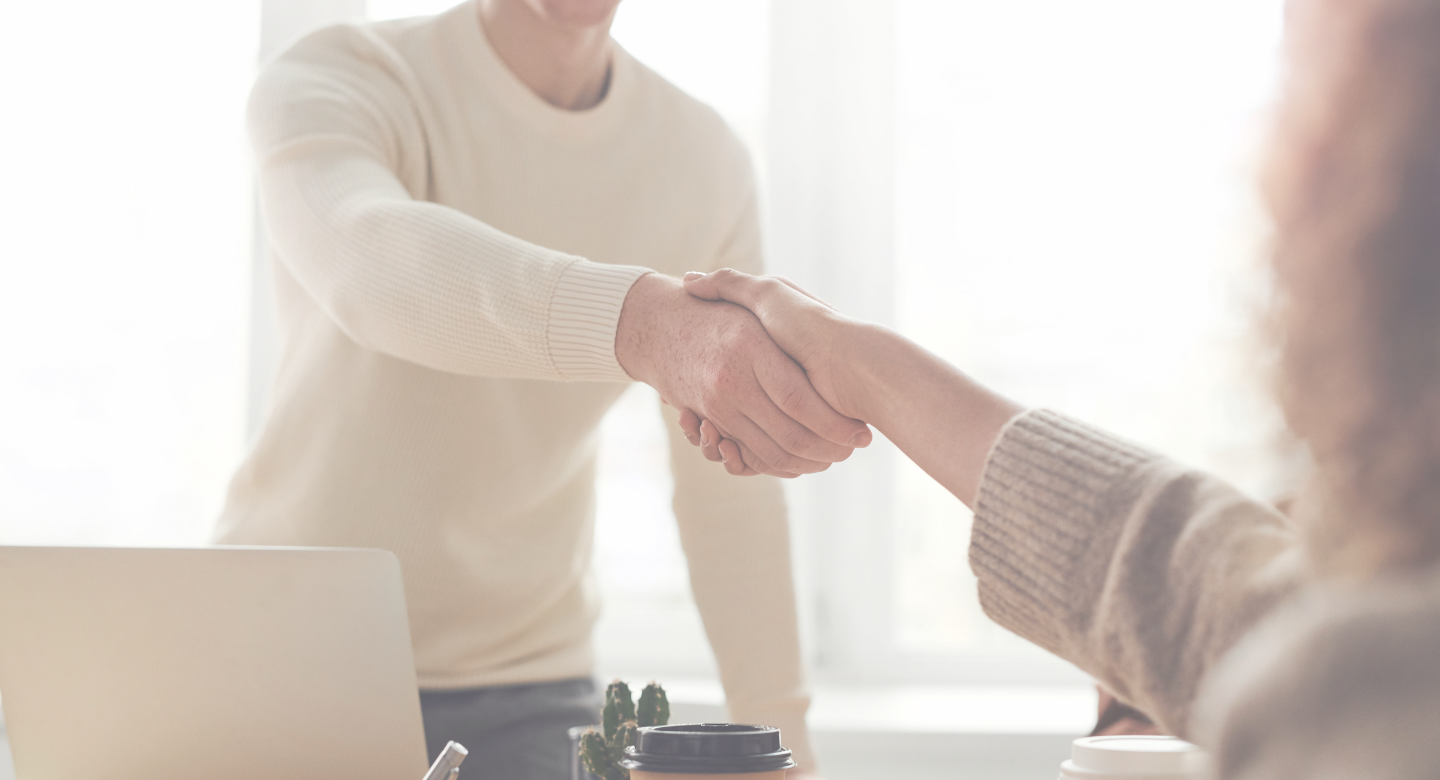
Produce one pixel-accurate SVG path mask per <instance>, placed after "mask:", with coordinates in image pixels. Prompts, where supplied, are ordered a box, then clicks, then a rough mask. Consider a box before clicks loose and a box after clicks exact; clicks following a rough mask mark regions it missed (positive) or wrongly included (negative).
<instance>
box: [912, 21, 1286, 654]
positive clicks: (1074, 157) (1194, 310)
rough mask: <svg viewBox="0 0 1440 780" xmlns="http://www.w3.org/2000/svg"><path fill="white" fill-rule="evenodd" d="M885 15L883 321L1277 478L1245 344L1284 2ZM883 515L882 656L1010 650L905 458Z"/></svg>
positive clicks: (949, 512) (1260, 487)
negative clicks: (887, 606) (888, 280)
mask: <svg viewBox="0 0 1440 780" xmlns="http://www.w3.org/2000/svg"><path fill="white" fill-rule="evenodd" d="M895 8H896V36H895V40H896V46H895V52H896V67H897V73H896V91H895V95H896V102H895V110H896V120H895V121H896V150H897V156H896V191H895V197H896V212H895V213H896V255H895V257H896V261H895V266H896V267H895V272H896V307H895V312H896V316H895V320H896V325H897V326H898V327H899V328H900V330H902V331H903V332H905V333H907V334H909V335H910V336H912V337H914V338H916V339H918V340H919V341H921V342H922V343H924V344H925V345H926V346H928V347H929V348H931V349H932V350H934V351H936V352H938V353H939V354H940V355H942V356H944V357H946V358H947V359H949V360H951V361H952V362H954V363H956V364H957V365H959V366H962V367H963V368H964V369H965V370H966V371H968V372H970V373H972V374H974V375H975V376H977V377H979V378H981V379H982V380H983V381H985V382H987V383H990V384H992V385H993V386H995V387H997V388H999V389H1000V390H1001V391H1002V392H1005V393H1007V394H1010V395H1011V396H1012V397H1014V398H1016V399H1019V400H1021V401H1022V402H1024V403H1027V404H1031V405H1044V406H1048V407H1051V408H1055V409H1058V410H1061V411H1065V412H1068V413H1070V414H1073V415H1075V416H1077V417H1080V418H1081V419H1085V420H1087V421H1090V422H1093V423H1096V424H1098V425H1100V426H1102V427H1105V428H1107V429H1110V430H1113V431H1116V432H1118V433H1121V434H1123V435H1126V436H1128V437H1131V438H1132V439H1135V440H1138V441H1140V442H1142V443H1145V444H1147V445H1150V446H1154V447H1156V448H1158V449H1160V450H1161V451H1164V452H1166V453H1167V454H1171V455H1173V456H1175V457H1178V458H1180V459H1182V460H1185V461H1188V462H1190V463H1192V464H1195V465H1197V466H1200V467H1203V468H1206V469H1208V470H1211V471H1215V472H1218V473H1220V474H1222V475H1225V476H1226V477H1227V478H1229V479H1230V480H1232V481H1233V482H1235V483H1236V484H1238V485H1240V486H1241V487H1242V488H1245V489H1247V490H1250V491H1251V492H1252V493H1255V494H1257V495H1260V496H1262V497H1271V496H1273V495H1275V493H1276V492H1278V491H1280V490H1282V489H1283V488H1284V487H1285V485H1284V484H1283V477H1284V474H1283V472H1280V471H1278V470H1277V469H1276V468H1275V466H1274V464H1273V460H1272V458H1271V456H1270V450H1269V446H1268V445H1269V444H1270V443H1271V442H1270V441H1269V440H1268V439H1267V434H1266V432H1267V431H1273V430H1274V429H1275V425H1276V421H1275V418H1274V415H1273V412H1272V410H1271V409H1270V407H1269V405H1268V403H1267V402H1266V401H1265V396H1264V388H1263V387H1262V386H1261V385H1260V384H1259V383H1258V382H1256V381H1254V380H1253V377H1254V376H1255V374H1256V372H1257V369H1258V368H1259V366H1258V364H1257V362H1256V360H1255V355H1254V354H1253V344H1252V343H1251V340H1250V338H1249V328H1250V325H1251V324H1252V323H1251V319H1252V311H1253V310H1252V309H1251V308H1250V305H1251V304H1253V303H1257V302H1258V295H1257V285H1258V278H1259V275H1258V273H1256V271H1257V266H1258V262H1257V261H1258V260H1259V259H1260V251H1261V250H1262V249H1263V239H1264V233H1263V231H1264V221H1263V216H1262V215H1261V213H1260V210H1259V206H1258V204H1257V203H1256V202H1255V194H1254V192H1253V175H1254V171H1253V168H1254V161H1255V159H1256V156H1257V153H1258V146H1259V143H1260V140H1261V131H1262V129H1263V127H1264V119H1265V116H1266V111H1267V108H1268V102H1269V100H1270V98H1271V96H1272V93H1273V90H1274V86H1275V82H1276V77H1277V66H1278V59H1279V57H1278V54H1279V37H1280V23H1281V2H1280V1H1279V0H1241V1H1227V2H1188V1H1187V2H1179V1H1175V2H1166V3H1153V2H1143V0H1102V1H1100V2H1087V3H1074V2H1068V1H1067V0H1026V1H1025V2H1016V3H991V2H984V1H983V0H964V1H963V2H957V1H956V0H897V2H896V6H895ZM1247 377H1249V379H1247ZM892 511H893V516H894V533H895V536H894V545H895V546H894V558H893V561H894V576H893V580H892V582H893V588H894V592H893V597H892V600H891V605H892V608H893V609H894V616H893V626H894V639H893V641H894V651H895V652H896V653H897V654H900V655H904V656H907V657H915V656H920V657H930V658H943V657H945V656H947V655H949V656H951V657H953V658H962V657H963V658H971V659H977V661H976V662H979V663H983V662H984V660H985V659H987V658H989V659H993V658H994V657H995V656H994V654H996V653H1000V654H1012V653H1023V652H1024V649H1023V648H1021V647H1020V643H1019V640H1017V639H1016V638H1014V637H1013V636H1011V635H1009V634H1007V633H1005V632H1003V631H998V630H997V629H996V627H995V626H993V624H990V623H989V621H987V620H986V619H985V618H984V617H983V615H981V613H980V612H979V608H978V603H977V600H976V595H975V585H974V579H973V577H972V576H971V575H970V571H969V567H968V565H967V564H966V563H965V555H964V550H965V546H966V543H967V539H968V522H969V515H968V513H967V512H966V511H965V510H964V508H963V507H962V506H961V505H959V504H958V503H957V502H956V501H955V500H954V499H953V498H952V497H951V496H950V495H949V494H948V493H946V492H945V491H944V490H943V489H941V488H940V487H939V486H938V485H936V484H935V483H934V482H933V481H932V480H930V479H929V478H928V477H927V476H925V475H924V474H923V473H921V472H920V471H919V469H918V468H916V467H915V466H913V464H910V463H908V462H907V461H905V460H904V459H899V461H898V462H897V474H896V491H895V503H894V507H893V510H892ZM1037 668H1038V666H1037Z"/></svg>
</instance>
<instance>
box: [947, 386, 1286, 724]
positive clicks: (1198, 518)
mask: <svg viewBox="0 0 1440 780" xmlns="http://www.w3.org/2000/svg"><path fill="white" fill-rule="evenodd" d="M1302 560H1303V559H1302V554H1301V550H1300V544H1299V539H1298V534H1297V532H1296V531H1295V529H1294V528H1293V527H1292V526H1291V524H1290V523H1289V522H1288V521H1287V520H1286V519H1285V518H1284V517H1283V516H1281V515H1280V514H1279V513H1277V512H1276V511H1274V510H1273V509H1272V508H1270V507H1268V506H1265V505H1263V504H1260V503H1257V502H1255V501H1252V500H1249V499H1247V498H1246V497H1244V496H1243V495H1241V494H1240V493H1239V492H1238V491H1236V490H1235V489H1233V488H1232V487H1230V486H1229V485H1227V484H1225V483H1224V482H1222V481H1220V480H1218V479H1216V478H1214V477H1211V476H1208V475H1205V474H1202V473H1198V472H1195V471H1192V470H1187V469H1185V468H1183V467H1181V466H1179V465H1178V464H1176V463H1174V462H1172V461H1170V460H1168V459H1166V458H1164V457H1161V456H1159V455H1157V454H1154V453H1152V452H1149V451H1147V450H1145V449H1143V448H1141V447H1138V446H1135V445H1133V444H1130V443H1128V442H1125V441H1121V440H1119V439H1116V438H1114V437H1112V436H1109V435H1107V434H1105V433H1102V432H1100V431H1097V430H1095V429H1093V428H1090V427H1088V426H1086V425H1084V424H1081V423H1079V422H1076V421H1074V420H1070V419H1068V418H1066V417H1063V416H1061V415H1059V414H1055V413H1053V412H1047V411H1037V412H1031V413H1027V414H1024V415H1021V416H1019V417H1017V418H1016V419H1015V420H1012V421H1011V423H1010V424H1009V426H1007V428H1006V430H1005V431H1004V432H1003V433H1002V434H1001V436H1000V438H999V440H998V441H997V442H996V444H995V447H994V449H993V450H992V452H991V454H990V457H989V460H988V462H987V464H986V469H985V474H984V477H983V480H982V482H981V486H980V491H979V495H978V500H977V506H976V512H975V525H974V531H973V533H972V537H971V546H970V565H971V567H972V568H973V569H974V571H975V574H976V576H977V577H978V579H979V583H980V599H981V603H982V605H983V607H984V609H985V612H986V614H988V615H989V616H990V617H991V618H992V619H994V620H995V621H996V622H998V623H1000V624H1001V625H1003V626H1005V627H1006V628H1009V629H1010V630H1012V631H1014V632H1016V633H1017V634H1019V635H1021V636H1022V637H1025V638H1026V639H1029V640H1031V641H1033V642H1035V643H1037V644H1039V645H1040V646H1042V647H1044V648H1046V649H1048V650H1050V651H1051V652H1054V653H1056V654H1057V655H1060V656H1061V657H1063V658H1066V659H1067V660H1069V661H1071V662H1072V663H1074V664H1076V665H1077V666H1079V667H1080V668H1081V669H1083V670H1085V671H1086V672H1088V673H1090V674H1091V675H1093V676H1095V677H1096V678H1097V679H1099V680H1101V681H1102V682H1103V683H1104V684H1105V685H1106V686H1107V687H1108V688H1109V689H1110V690H1112V691H1114V692H1115V694H1116V696H1118V697H1119V698H1120V699H1122V700H1124V701H1126V702H1129V703H1130V704H1132V705H1134V706H1136V707H1138V708H1139V709H1141V710H1143V711H1144V712H1146V713H1147V714H1149V715H1151V716H1152V717H1154V718H1155V719H1156V720H1157V722H1158V723H1159V724H1160V725H1161V726H1162V727H1163V728H1164V729H1165V730H1167V731H1169V732H1170V733H1173V734H1177V735H1180V736H1189V728H1190V716H1191V709H1192V706H1193V704H1194V700H1195V697H1196V692H1197V690H1198V687H1199V685H1200V682H1201V680H1202V678H1204V676H1205V675H1206V673H1207V672H1208V671H1209V670H1210V669H1211V668H1212V667H1213V666H1214V665H1215V664H1216V662H1217V661H1218V660H1219V659H1220V657H1221V656H1222V655H1224V654H1225V653H1226V651H1228V650H1229V649H1230V648H1231V647H1232V646H1233V645H1234V644H1235V643H1236V641H1237V640H1238V639H1239V638H1240V637H1241V636H1242V635H1243V634H1244V633H1245V632H1246V631H1248V630H1249V629H1250V628H1251V627H1253V626H1254V625H1255V624H1256V623H1257V622H1258V621H1259V619H1260V618H1261V617H1263V616H1264V615H1265V614H1266V613H1268V612H1269V611H1270V610H1271V609H1272V608H1273V607H1274V606H1275V605H1276V604H1277V603H1279V602H1280V601H1281V600H1283V599H1284V598H1285V597H1286V596H1288V595H1289V594H1291V593H1292V592H1293V591H1294V590H1295V588H1296V587H1297V585H1298V584H1299V582H1300V580H1301V577H1302V575H1303V564H1302Z"/></svg>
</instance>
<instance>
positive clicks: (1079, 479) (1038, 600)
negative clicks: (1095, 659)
mask: <svg viewBox="0 0 1440 780" xmlns="http://www.w3.org/2000/svg"><path fill="white" fill-rule="evenodd" d="M1159 458H1160V456H1158V455H1155V454H1153V453H1151V452H1150V451H1148V450H1145V449H1144V448H1141V447H1138V446H1136V445H1133V444H1130V443H1128V442H1125V441H1122V440H1120V439H1117V438H1115V437H1113V436H1110V435H1109V434H1107V433H1104V432H1102V431H1099V430H1096V429H1094V428H1091V427H1089V426H1087V425H1085V424H1083V423H1080V422H1077V421H1075V420H1072V419H1070V418H1068V417H1065V416H1063V415H1060V414H1057V413H1055V412H1051V411H1046V410H1038V411H1033V412H1028V413H1026V414H1022V415H1020V416H1018V417H1016V418H1015V419H1014V420H1011V421H1010V423H1009V424H1008V425H1007V427H1006V428H1005V430H1004V431H1002V432H1001V434H1000V437H999V439H998V440H997V441H996V443H995V446H994V448H993V449H992V450H991V452H990V457H989V459H988V460H987V461H986V465H985V474H984V476H983V478H982V480H981V483H980V491H979V495H978V497H977V500H976V508H975V523H974V526H973V530H972V532H971V537H970V567H971V568H972V569H973V570H974V572H975V576H976V577H977V578H978V579H979V585H980V602H981V605H982V606H983V607H984V608H985V612H986V614H988V615H989V616H990V617H991V618H992V619H994V620H995V621H996V622H997V623H999V624H1001V625H1003V626H1005V627H1006V628H1008V629H1010V630H1011V631H1014V632H1015V633H1017V634H1019V635H1020V636H1023V637H1025V638H1026V639H1029V640H1030V641H1032V642H1035V643H1036V644H1039V645H1040V646H1042V647H1045V648H1046V649H1049V650H1051V651H1052V652H1058V653H1061V654H1062V655H1063V654H1064V653H1063V651H1064V649H1065V648H1064V639H1065V637H1066V636H1067V633H1066V632H1065V631H1064V628H1065V626H1067V625H1069V624H1071V623H1072V622H1073V621H1074V620H1075V618H1076V617H1077V616H1082V615H1087V614H1088V613H1089V612H1090V611H1091V608H1092V605H1093V604H1094V603H1095V599H1096V598H1097V597H1098V593H1099V589H1100V587H1101V585H1102V581H1103V577H1104V572H1105V570H1106V566H1107V565H1108V562H1109V558H1110V555H1111V553H1112V552H1113V550H1114V549H1115V545H1116V543H1117V541H1118V538H1119V534H1120V531H1121V525H1122V520H1123V518H1122V517H1119V516H1118V514H1120V513H1117V510H1116V507H1119V506H1124V505H1128V504H1127V503H1126V501H1125V499H1124V498H1123V496H1125V495H1127V494H1128V491H1127V490H1126V487H1127V486H1129V485H1133V484H1134V482H1135V477H1136V476H1137V475H1139V474H1141V473H1143V472H1144V471H1145V466H1146V464H1148V463H1152V462H1154V461H1156V460H1157V459H1159Z"/></svg>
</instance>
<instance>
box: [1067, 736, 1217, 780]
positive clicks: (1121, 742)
mask: <svg viewBox="0 0 1440 780" xmlns="http://www.w3.org/2000/svg"><path fill="white" fill-rule="evenodd" d="M1209 765H1210V761H1209V757H1208V756H1207V755H1206V753H1205V751H1203V750H1201V749H1200V748H1198V747H1196V746H1194V745H1192V744H1190V743H1189V742H1186V741H1184V740H1181V739H1176V738H1174V737H1145V736H1115V737H1081V738H1080V739H1077V740H1075V743H1074V744H1073V745H1071V747H1070V760H1069V761H1066V762H1065V763H1063V764H1061V765H1060V780H1201V779H1202V778H1204V777H1205V776H1206V771H1207V770H1208V768H1209Z"/></svg>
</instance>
